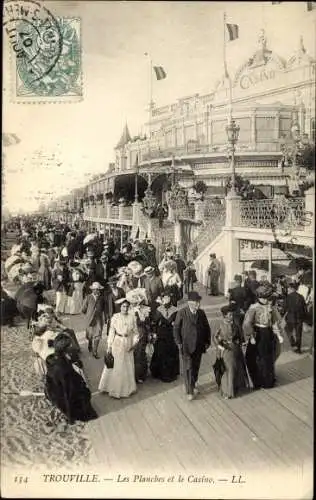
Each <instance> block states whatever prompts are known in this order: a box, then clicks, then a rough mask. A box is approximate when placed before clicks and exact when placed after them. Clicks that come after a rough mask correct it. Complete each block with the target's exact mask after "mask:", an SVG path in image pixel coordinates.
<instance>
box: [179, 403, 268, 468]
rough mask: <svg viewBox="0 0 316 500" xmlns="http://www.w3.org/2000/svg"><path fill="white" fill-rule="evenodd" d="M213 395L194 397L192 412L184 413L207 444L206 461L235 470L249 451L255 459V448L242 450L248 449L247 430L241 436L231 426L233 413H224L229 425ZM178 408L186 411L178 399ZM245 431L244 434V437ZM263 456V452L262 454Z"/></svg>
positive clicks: (249, 440)
mask: <svg viewBox="0 0 316 500" xmlns="http://www.w3.org/2000/svg"><path fill="white" fill-rule="evenodd" d="M216 398H217V395H216V394H213V395H211V396H209V397H208V398H201V399H196V401H194V403H193V405H194V406H193V405H192V411H191V412H190V413H188V414H187V418H188V419H190V421H191V425H192V427H193V429H194V430H195V431H196V432H198V433H199V434H200V435H202V436H203V439H204V440H205V442H206V443H207V444H208V461H211V462H212V461H215V462H216V466H217V467H219V468H221V469H223V470H225V469H226V470H227V469H228V468H229V469H232V470H236V466H237V464H238V467H239V466H240V465H241V464H242V463H243V460H244V458H245V460H244V462H249V458H250V457H249V454H250V455H251V458H252V459H253V460H254V459H255V458H257V454H256V453H255V450H254V449H253V446H252V449H250V452H249V453H248V454H247V453H246V452H245V450H249V443H250V442H251V434H250V432H249V430H248V429H244V430H246V432H243V437H242V438H241V437H240V435H239V434H238V432H236V428H234V423H235V422H233V420H234V418H232V419H231V417H233V414H231V413H228V412H227V417H228V420H229V421H230V424H229V425H227V422H225V421H223V420H222V418H221V416H220V415H219V414H218V412H217V411H216V408H215V407H216V403H217V402H216ZM176 402H177V404H178V405H179V407H180V408H181V407H182V410H183V412H185V406H184V404H183V401H181V399H180V398H179V399H177V400H176ZM245 434H246V435H247V438H246V440H245V439H244V438H245ZM261 458H264V455H263V454H262V457H261Z"/></svg>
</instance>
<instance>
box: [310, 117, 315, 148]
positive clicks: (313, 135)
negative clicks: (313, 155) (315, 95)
mask: <svg viewBox="0 0 316 500" xmlns="http://www.w3.org/2000/svg"><path fill="white" fill-rule="evenodd" d="M311 140H312V142H313V143H315V141H316V120H315V118H312V119H311Z"/></svg>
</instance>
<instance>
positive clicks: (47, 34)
mask: <svg viewBox="0 0 316 500" xmlns="http://www.w3.org/2000/svg"><path fill="white" fill-rule="evenodd" d="M3 27H4V30H5V32H6V34H7V36H8V38H9V41H10V43H11V46H12V48H13V51H14V53H15V55H16V61H17V69H18V71H19V69H20V68H21V67H22V68H23V74H24V81H25V80H26V81H27V82H28V83H29V84H34V83H35V82H37V81H39V80H41V79H42V78H43V77H45V75H48V74H49V73H50V72H51V71H52V69H53V68H54V67H55V65H56V64H57V62H58V60H59V58H60V56H61V53H62V49H63V40H62V32H61V29H60V23H59V21H58V20H57V19H56V18H55V17H54V16H53V15H52V14H51V12H50V11H49V10H48V9H47V8H46V7H45V6H44V5H43V4H41V3H39V2H35V1H33V0H19V1H17V2H14V1H12V0H7V1H6V2H5V4H4V6H3Z"/></svg>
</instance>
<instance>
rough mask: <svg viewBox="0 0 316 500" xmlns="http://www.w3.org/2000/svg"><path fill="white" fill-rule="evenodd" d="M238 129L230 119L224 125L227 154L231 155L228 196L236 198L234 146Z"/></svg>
mask: <svg viewBox="0 0 316 500" xmlns="http://www.w3.org/2000/svg"><path fill="white" fill-rule="evenodd" d="M239 131H240V127H239V125H237V124H236V122H235V120H233V119H232V118H231V119H230V121H229V123H228V125H226V134H227V139H228V142H229V146H230V147H229V153H230V155H231V175H232V181H231V189H230V195H231V196H236V195H237V193H236V171H235V170H236V165H235V145H236V143H237V141H238V137H239Z"/></svg>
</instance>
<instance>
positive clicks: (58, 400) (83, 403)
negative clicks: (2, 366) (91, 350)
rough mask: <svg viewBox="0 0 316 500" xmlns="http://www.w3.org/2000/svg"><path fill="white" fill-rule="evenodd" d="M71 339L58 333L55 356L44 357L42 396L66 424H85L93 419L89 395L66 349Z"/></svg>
mask: <svg viewBox="0 0 316 500" xmlns="http://www.w3.org/2000/svg"><path fill="white" fill-rule="evenodd" d="M70 348H71V339H70V337H69V336H68V335H65V334H63V333H60V334H59V335H57V337H56V339H55V341H54V349H55V353H54V354H51V355H49V356H48V357H47V358H46V365H47V373H46V383H45V394H46V397H47V398H48V399H49V400H50V402H51V403H52V404H53V406H55V407H56V408H58V409H59V410H60V411H61V412H62V413H63V415H64V416H65V418H66V420H67V422H68V423H69V424H73V423H74V422H75V421H76V420H80V421H82V422H87V421H88V420H92V419H95V418H97V413H96V412H95V410H94V408H93V407H92V405H91V392H90V389H89V388H88V387H87V385H86V382H85V380H84V378H83V376H82V374H81V370H80V367H79V366H78V364H77V363H76V364H74V363H73V360H72V359H71V356H70V355H69V349H70Z"/></svg>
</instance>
